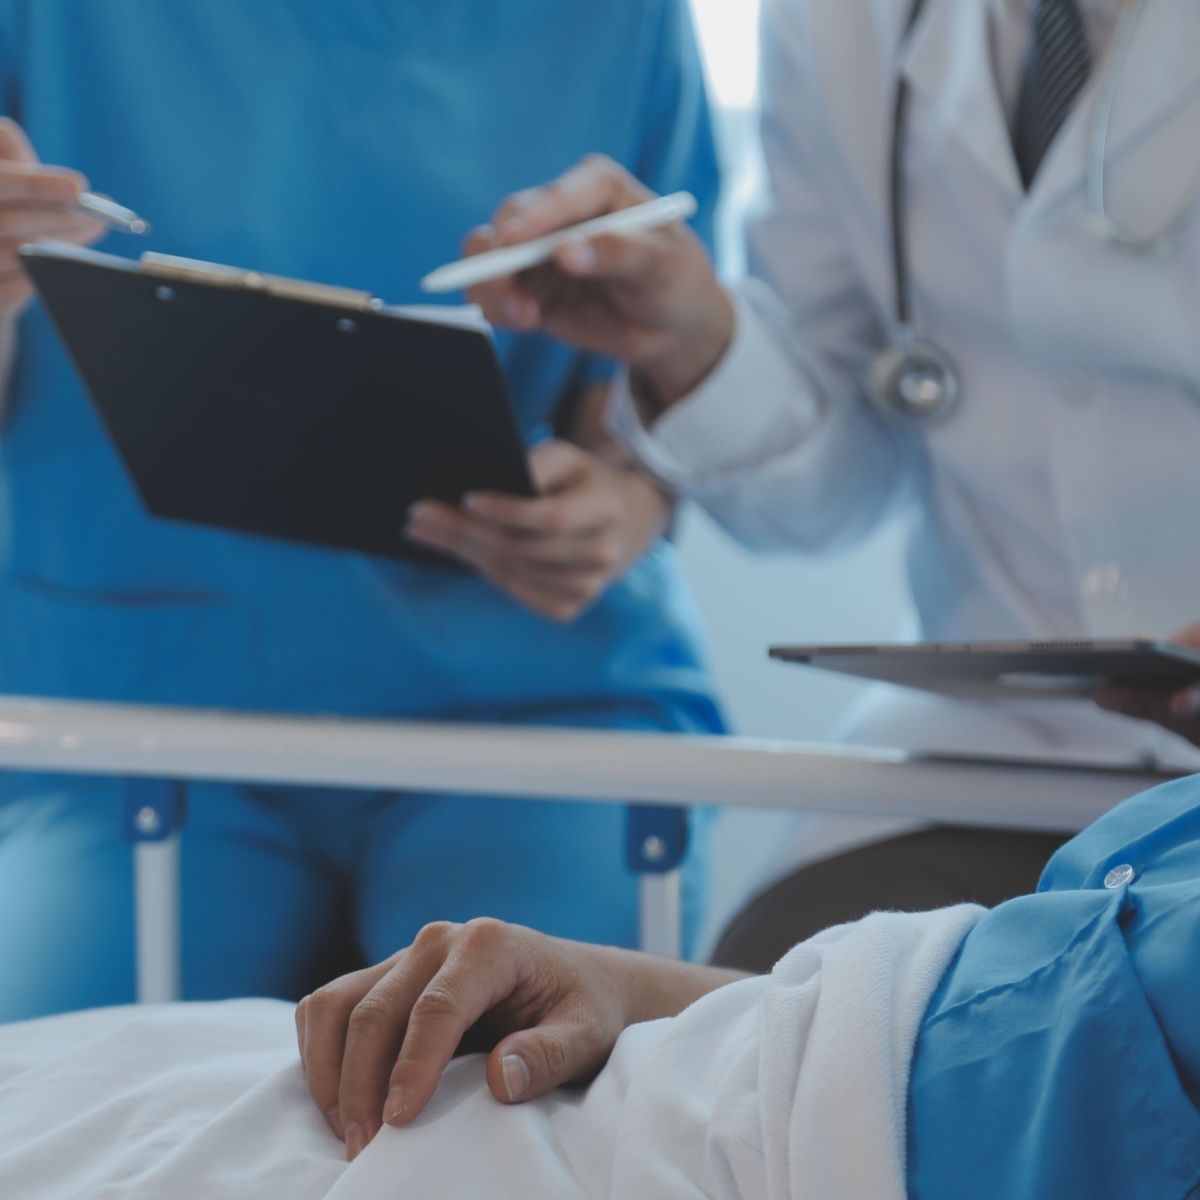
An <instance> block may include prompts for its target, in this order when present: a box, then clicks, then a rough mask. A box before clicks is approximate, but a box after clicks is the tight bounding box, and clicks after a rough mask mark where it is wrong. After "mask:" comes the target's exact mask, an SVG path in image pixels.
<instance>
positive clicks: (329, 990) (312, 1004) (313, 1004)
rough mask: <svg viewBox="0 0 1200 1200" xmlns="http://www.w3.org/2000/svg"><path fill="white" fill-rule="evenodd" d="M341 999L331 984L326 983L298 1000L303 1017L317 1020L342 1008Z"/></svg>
mask: <svg viewBox="0 0 1200 1200" xmlns="http://www.w3.org/2000/svg"><path fill="white" fill-rule="evenodd" d="M343 1006H344V1005H343V1001H342V998H341V996H340V995H339V993H338V991H337V989H336V988H335V987H334V985H333V984H330V983H327V984H325V986H324V987H319V988H317V990H316V991H315V992H312V993H311V994H310V995H308V996H305V997H304V999H303V1000H301V1001H300V1007H302V1008H303V1009H304V1016H305V1019H306V1020H307V1019H309V1018H311V1019H313V1020H319V1019H322V1018H324V1017H326V1016H328V1015H329V1014H330V1013H332V1012H336V1011H337V1010H338V1009H340V1008H342V1007H343Z"/></svg>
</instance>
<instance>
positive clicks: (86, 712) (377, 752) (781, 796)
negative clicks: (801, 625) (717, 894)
mask: <svg viewBox="0 0 1200 1200" xmlns="http://www.w3.org/2000/svg"><path fill="white" fill-rule="evenodd" d="M0 770H9V771H22V770H33V771H53V772H63V773H75V774H90V775H98V774H99V775H112V776H116V777H119V778H122V779H124V780H126V781H127V789H128V790H127V796H128V805H127V809H128V820H127V832H128V834H129V836H130V838H131V840H132V841H133V842H134V845H135V855H134V871H135V875H136V897H137V899H136V905H137V972H138V977H137V994H138V998H139V1000H141V1001H143V1002H165V1001H169V1000H174V999H177V998H178V996H179V838H180V835H181V830H182V828H183V826H184V819H183V811H182V805H181V804H180V803H178V797H180V796H181V795H182V788H181V786H180V785H181V784H182V783H184V782H186V781H188V780H201V779H224V780H229V779H237V780H241V781H243V782H247V783H250V782H259V783H265V782H270V783H276V784H317V785H325V786H337V787H361V788H370V789H375V790H378V789H381V788H382V789H390V788H394V789H396V790H397V791H404V790H416V791H421V792H443V793H462V794H480V795H495V796H522V797H533V798H537V799H546V800H551V799H554V800H562V799H569V800H578V801H588V802H599V803H615V804H623V805H627V806H630V807H631V809H633V810H634V811H635V812H639V811H641V812H645V813H647V814H648V815H649V816H650V817H651V821H650V822H649V823H648V824H647V825H646V826H645V828H647V829H649V830H651V832H650V833H648V834H647V835H646V837H645V839H644V842H643V844H641V845H640V847H635V848H634V854H635V858H636V861H638V862H639V863H640V870H641V871H642V875H641V884H640V887H641V942H642V946H643V948H644V949H647V950H649V951H651V952H654V953H658V954H667V955H676V954H678V951H679V875H678V871H676V870H674V869H672V867H673V861H672V860H673V858H674V855H673V852H672V849H671V847H670V846H669V844H668V840H667V839H664V838H662V837H660V836H659V835H658V834H656V833H654V832H653V830H654V829H655V825H654V823H653V818H654V817H655V815H659V816H661V815H662V814H663V813H664V810H665V811H667V813H668V815H669V811H670V810H672V809H687V808H689V807H691V806H694V805H714V806H723V807H737V808H765V809H770V808H784V809H791V810H794V811H808V812H837V813H854V814H858V815H862V816H880V817H883V816H887V817H896V816H904V817H912V818H916V819H928V820H934V821H952V822H954V823H956V824H968V825H978V826H991V827H997V828H1009V829H1028V830H1074V829H1081V828H1082V827H1083V826H1084V825H1086V824H1088V823H1089V822H1090V821H1092V820H1093V819H1094V818H1095V817H1097V816H1099V815H1100V814H1101V813H1102V812H1104V811H1106V810H1107V809H1109V808H1111V807H1112V806H1113V805H1114V804H1116V803H1117V802H1118V801H1120V800H1122V799H1124V798H1125V797H1127V796H1130V795H1132V794H1134V793H1135V792H1137V791H1140V790H1142V789H1144V788H1146V787H1150V786H1152V785H1153V784H1155V783H1159V782H1162V780H1163V779H1165V778H1170V777H1171V776H1170V773H1168V772H1164V771H1161V770H1158V769H1156V768H1154V767H1150V766H1146V765H1142V764H1128V765H1122V764H1115V765H1114V764H1108V765H1097V764H1092V763H1078V762H1061V761H1052V760H1040V761H1035V760H1029V759H1019V760H1018V759H1003V758H990V759H985V758H966V757H946V756H929V755H913V754H908V753H905V752H902V751H895V750H873V749H863V748H841V747H830V746H814V745H806V744H802V743H793V742H772V741H754V740H748V739H741V738H715V737H692V736H684V735H668V734H636V733H610V732H590V731H588V732H584V731H575V730H561V729H531V728H512V727H509V726H505V727H496V726H483V725H460V724H453V725H450V724H427V723H418V722H390V721H363V720H336V719H318V718H298V717H280V716H269V715H246V714H231V713H220V712H201V711H190V710H185V709H177V708H148V707H133V706H126V705H107V704H80V703H64V702H57V701H42V700H26V699H21V698H3V697H0Z"/></svg>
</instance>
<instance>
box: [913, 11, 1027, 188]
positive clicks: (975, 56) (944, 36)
mask: <svg viewBox="0 0 1200 1200" xmlns="http://www.w3.org/2000/svg"><path fill="white" fill-rule="evenodd" d="M900 69H901V70H902V71H903V72H904V75H905V77H906V78H907V80H908V82H909V84H910V86H911V87H912V88H913V90H914V92H917V93H920V94H922V95H923V96H924V97H925V98H926V100H927V101H928V102H929V103H930V104H932V105H933V121H934V123H935V124H936V127H937V128H939V129H941V130H944V131H946V132H947V133H950V134H952V135H953V136H954V137H955V138H956V139H957V140H958V141H959V142H961V144H962V145H963V147H964V148H965V149H966V150H967V151H968V152H969V153H970V154H971V155H972V157H973V158H974V159H975V160H976V161H977V162H978V164H979V165H980V166H981V167H982V168H983V169H984V170H985V171H986V172H987V173H988V174H989V175H990V176H991V177H992V179H993V180H995V182H996V183H997V184H999V185H1000V186H1001V187H1002V188H1003V189H1005V190H1006V191H1009V192H1014V193H1019V192H1020V191H1021V179H1020V175H1019V173H1018V171H1017V164H1016V158H1015V156H1014V154H1013V148H1012V136H1011V134H1010V132H1009V128H1008V120H1007V118H1006V115H1005V112H1004V104H1003V102H1002V100H1001V98H1000V95H999V91H998V88H997V85H996V70H995V61H994V58H993V54H992V39H991V28H990V14H989V9H988V6H987V5H986V4H984V3H983V2H982V0H929V3H928V5H927V7H926V9H925V12H924V14H923V15H922V16H921V18H920V20H919V21H918V23H917V26H916V28H915V29H914V30H913V32H912V35H911V36H910V38H909V40H908V44H907V46H906V47H904V48H903V49H902V50H901V61H900Z"/></svg>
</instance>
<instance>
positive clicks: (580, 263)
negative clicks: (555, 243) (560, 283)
mask: <svg viewBox="0 0 1200 1200" xmlns="http://www.w3.org/2000/svg"><path fill="white" fill-rule="evenodd" d="M561 261H562V263H563V265H564V266H566V267H568V268H569V269H570V270H572V271H579V272H580V273H581V274H582V273H585V272H587V271H591V270H594V269H595V266H596V250H595V247H593V245H592V244H591V242H568V243H567V244H566V245H565V246H564V247H563V248H562V259H561Z"/></svg>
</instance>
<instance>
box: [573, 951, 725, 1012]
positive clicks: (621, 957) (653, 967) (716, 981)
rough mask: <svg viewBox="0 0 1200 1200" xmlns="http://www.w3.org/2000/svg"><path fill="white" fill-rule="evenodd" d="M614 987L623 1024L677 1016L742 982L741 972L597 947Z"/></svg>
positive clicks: (635, 952) (636, 952)
mask: <svg viewBox="0 0 1200 1200" xmlns="http://www.w3.org/2000/svg"><path fill="white" fill-rule="evenodd" d="M597 951H598V953H600V954H601V955H603V956H604V958H605V960H606V961H605V967H606V969H607V971H608V973H609V976H610V978H612V979H614V980H615V981H616V984H617V990H618V993H619V994H620V997H621V1002H622V1006H623V1009H624V1024H625V1025H626V1026H628V1025H636V1024H638V1023H639V1022H642V1021H657V1020H659V1019H660V1018H662V1017H675V1016H678V1015H679V1014H680V1013H681V1012H683V1010H684V1009H685V1008H687V1007H688V1006H689V1005H692V1004H694V1003H695V1002H696V1001H697V1000H699V999H700V998H701V997H703V996H707V995H708V994H709V993H710V992H715V991H716V990H717V989H718V988H721V987H724V986H726V985H727V984H730V983H736V982H737V981H738V980H740V979H745V978H747V976H745V975H744V974H743V973H742V972H739V971H727V970H724V969H722V968H718V967H704V966H698V965H696V964H694V963H685V962H677V961H676V960H674V959H669V958H656V957H654V956H653V955H649V954H642V953H640V952H638V951H636V950H618V949H615V948H611V947H597Z"/></svg>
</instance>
